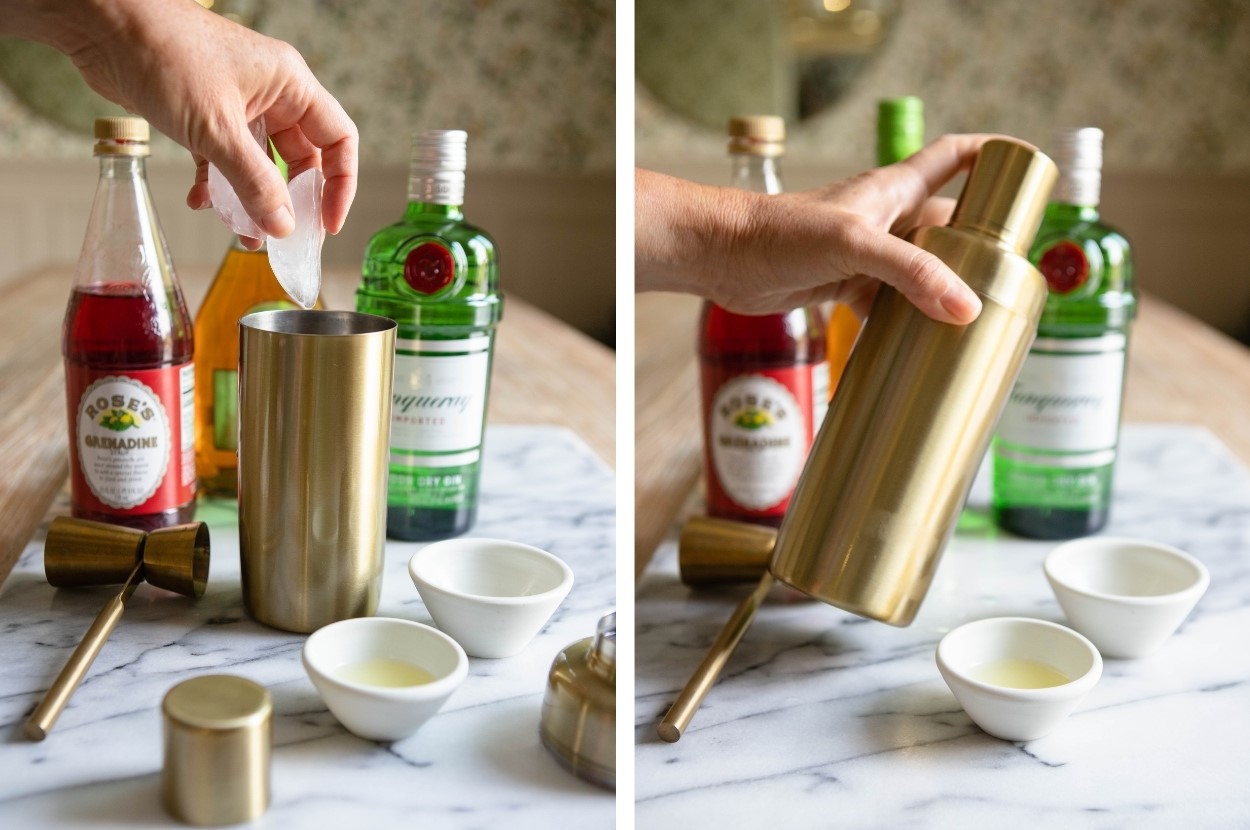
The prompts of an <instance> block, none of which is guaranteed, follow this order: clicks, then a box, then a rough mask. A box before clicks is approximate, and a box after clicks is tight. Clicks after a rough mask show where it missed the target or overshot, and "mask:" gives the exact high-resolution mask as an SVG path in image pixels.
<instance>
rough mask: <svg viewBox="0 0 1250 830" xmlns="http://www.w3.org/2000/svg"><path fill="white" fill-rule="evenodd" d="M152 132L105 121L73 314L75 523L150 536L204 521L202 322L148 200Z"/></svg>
mask: <svg viewBox="0 0 1250 830" xmlns="http://www.w3.org/2000/svg"><path fill="white" fill-rule="evenodd" d="M148 135H149V133H148V125H147V122H145V121H143V120H142V119H139V118H128V117H123V118H101V119H97V120H96V122H95V137H96V144H95V151H94V154H95V155H96V156H97V157H98V158H99V159H100V182H99V185H98V187H97V189H96V195H95V203H94V205H93V206H92V209H91V219H90V221H89V222H88V225H87V235H86V238H85V240H84V241H83V246H82V253H81V254H80V255H79V258H78V266H77V269H76V270H75V274H74V288H73V291H72V293H71V295H70V300H69V307H68V309H67V310H66V312H65V324H64V328H63V332H62V353H63V355H64V357H65V390H66V405H67V409H68V415H69V455H70V496H71V502H72V509H73V514H74V515H75V516H78V517H81V518H86V519H94V520H96V521H104V522H112V523H114V524H123V525H127V526H130V527H137V528H140V529H143V530H152V529H154V528H158V527H165V526H167V525H173V524H181V523H183V522H188V521H190V520H191V519H192V517H193V515H194V512H195V484H196V482H195V444H194V440H195V430H194V420H195V409H194V403H195V370H194V367H193V364H192V351H193V342H194V337H193V334H192V328H191V318H190V315H188V314H187V307H186V304H185V303H184V302H183V299H182V290H181V288H180V287H179V285H178V281H177V278H176V277H175V276H174V269H173V264H172V262H171V260H170V257H169V250H168V247H167V245H166V243H165V237H164V234H163V233H162V232H161V228H160V224H159V222H158V221H157V218H156V212H155V210H154V208H153V206H152V197H151V194H150V193H149V192H148V185H147V178H146V173H145V169H144V159H145V158H146V157H147V155H148V154H149V152H150V151H149V149H148Z"/></svg>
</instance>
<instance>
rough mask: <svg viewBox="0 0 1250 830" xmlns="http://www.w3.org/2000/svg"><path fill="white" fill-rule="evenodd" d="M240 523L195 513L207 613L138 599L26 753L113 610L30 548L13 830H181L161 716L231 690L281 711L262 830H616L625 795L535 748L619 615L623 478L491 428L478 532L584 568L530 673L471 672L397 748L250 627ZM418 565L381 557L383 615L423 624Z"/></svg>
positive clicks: (1, 632) (9, 768) (16, 623)
mask: <svg viewBox="0 0 1250 830" xmlns="http://www.w3.org/2000/svg"><path fill="white" fill-rule="evenodd" d="M233 507H234V505H233V504H231V505H230V509H229V510H227V509H226V508H224V507H222V506H221V505H220V504H217V505H213V506H210V507H209V508H208V509H205V510H202V511H201V514H200V518H202V519H204V520H205V521H208V522H209V525H210V528H211V531H212V544H213V550H212V564H211V572H210V576H209V585H208V591H207V593H206V595H205V596H204V597H203V598H202V599H201V600H199V601H198V602H192V601H191V600H188V599H185V598H181V597H177V596H174V595H172V594H167V593H165V592H162V591H159V590H157V589H154V588H151V587H150V586H141V587H140V588H139V590H138V591H137V592H136V593H135V595H134V598H133V599H132V601H131V603H130V604H129V606H128V608H127V610H126V614H125V616H124V617H123V619H122V621H121V624H120V625H119V626H118V628H117V630H116V631H115V632H114V634H113V637H112V639H111V640H110V641H109V643H108V644H107V645H106V646H105V648H104V650H103V652H102V653H101V654H100V656H99V658H98V659H97V660H96V662H95V665H94V666H93V667H92V669H91V672H90V674H89V675H88V677H87V679H86V681H85V682H84V683H83V685H82V686H81V687H80V688H79V690H78V692H77V694H75V696H74V698H73V700H72V701H71V703H70V706H69V708H68V709H67V710H66V711H65V713H64V714H63V715H62V716H61V719H60V721H59V722H58V723H57V725H56V727H55V729H54V730H53V731H52V733H51V735H49V737H48V739H47V740H46V741H44V742H43V743H39V744H31V743H27V742H26V741H24V740H23V739H22V738H21V735H20V729H21V724H22V722H23V721H24V719H25V717H26V716H27V714H28V713H29V712H30V710H31V709H32V708H33V706H34V704H35V702H36V700H37V699H38V698H39V697H40V696H41V695H42V692H43V690H44V689H46V688H47V686H48V684H49V683H50V682H51V681H52V678H53V677H55V676H56V673H57V672H58V671H59V670H60V668H61V666H62V664H63V663H64V661H65V659H66V658H67V657H68V656H69V653H70V651H71V650H72V648H73V646H74V644H75V643H76V642H77V641H78V639H79V638H80V637H81V635H82V633H83V632H84V631H85V630H86V628H87V626H88V625H89V623H90V622H91V620H92V618H93V617H94V616H95V614H96V613H97V611H98V610H99V608H100V606H101V605H102V604H103V603H104V600H105V599H106V598H107V597H108V596H109V595H110V592H109V590H107V589H91V590H85V591H83V590H80V591H70V590H62V591H56V590H54V589H53V588H51V587H50V586H49V585H48V584H47V582H46V581H45V580H44V577H43V554H42V550H43V547H42V535H40V536H39V537H38V538H36V539H35V540H33V541H32V542H31V544H30V545H29V546H28V547H27V549H26V551H25V552H24V553H23V555H22V557H21V560H20V562H19V563H18V566H17V568H16V569H15V570H14V572H13V574H12V575H11V576H10V577H9V579H8V581H7V582H6V584H5V586H4V588H3V592H2V593H0V654H2V655H3V661H4V671H3V672H2V673H0V740H2V742H0V827H3V828H13V830H17V829H18V828H35V827H39V828H50V827H79V826H90V827H126V828H133V827H156V826H167V825H169V826H179V825H177V824H176V823H175V822H173V820H172V819H170V818H169V817H168V816H167V815H166V814H165V813H164V811H163V810H162V808H161V805H160V796H159V771H160V767H161V719H160V701H161V698H162V697H163V696H164V694H165V693H166V692H167V691H168V690H169V689H170V688H171V687H172V686H173V685H174V684H175V683H177V682H179V681H181V680H184V679H186V678H188V677H193V676H196V675H200V674H210V673H220V672H228V673H232V674H238V675H242V676H244V677H247V678H250V679H251V680H254V681H256V682H258V683H261V684H263V685H265V686H266V687H268V688H269V690H270V692H271V693H272V694H273V699H274V713H275V716H274V753H273V766H272V770H273V803H272V806H271V807H270V808H269V811H268V812H267V813H266V814H265V815H264V816H263V817H262V818H261V819H260V820H259V821H257V822H256V823H255V824H254V825H252V826H256V827H263V828H279V827H281V828H288V827H289V828H320V827H335V828H375V827H376V828H389V827H437V828H482V827H509V828H547V827H550V826H551V825H553V824H558V823H566V822H567V823H569V824H570V825H576V826H578V827H586V828H603V827H611V826H612V825H613V822H614V816H615V799H614V796H613V794H612V793H611V792H610V791H607V790H603V789H600V788H597V787H594V786H591V785H589V784H586V783H584V782H583V781H581V780H580V779H577V778H574V777H573V776H572V775H570V774H568V773H567V772H566V771H565V770H564V769H563V768H561V767H560V766H558V765H557V764H556V762H555V760H553V759H552V758H551V757H550V756H549V755H548V754H547V752H546V750H545V749H544V748H543V747H542V745H541V743H540V742H539V739H538V722H539V714H540V709H541V705H542V695H543V689H544V686H545V683H546V678H547V672H548V669H549V668H550V666H551V661H552V659H553V658H554V657H555V655H556V654H557V653H558V652H559V651H560V650H561V649H563V648H564V647H565V646H566V645H568V644H569V643H572V642H574V641H575V640H579V639H581V638H583V637H588V636H591V635H592V634H594V631H595V624H596V622H597V621H598V619H599V617H600V616H601V615H602V614H604V613H606V612H607V611H610V610H612V608H613V604H614V602H615V590H616V587H615V570H616V569H615V564H616V557H615V539H614V531H615V510H614V488H613V477H612V473H611V471H610V470H609V469H607V468H606V467H605V466H604V465H603V464H602V462H600V461H599V460H598V459H597V458H596V457H595V456H594V455H593V453H592V452H591V451H590V450H589V449H588V448H587V447H586V446H585V445H583V444H582V443H581V442H580V441H579V440H578V439H577V438H576V437H575V436H574V435H573V433H571V432H568V431H567V430H563V429H557V428H547V427H492V428H491V429H490V430H489V432H488V437H487V442H486V461H485V468H484V482H483V494H482V501H481V505H480V510H479V516H478V523H477V526H476V527H475V528H474V530H473V531H472V532H471V533H472V535H475V536H491V537H499V538H505V539H514V540H517V541H520V542H525V543H528V544H531V545H535V546H537V547H540V548H543V549H545V550H549V551H551V552H552V553H554V554H556V555H557V556H559V557H561V558H562V559H564V560H565V561H566V562H568V563H569V565H570V566H571V567H572V568H573V572H574V575H575V579H576V582H575V584H574V587H573V590H572V592H571V593H570V594H569V596H568V598H567V599H566V600H565V601H564V603H563V605H562V606H561V607H560V608H559V610H557V612H556V614H555V616H554V617H553V619H552V621H551V622H550V623H549V624H548V625H547V626H546V628H545V629H544V630H543V631H542V633H541V634H539V636H538V637H537V638H536V639H535V640H534V641H533V642H532V643H531V644H530V646H529V647H528V648H527V649H526V650H525V651H524V652H523V653H522V654H520V655H518V656H517V657H512V658H508V659H503V660H479V659H474V658H470V661H469V662H470V673H469V678H468V679H467V680H466V681H465V684H464V685H463V686H462V687H461V688H460V689H459V690H457V691H456V693H455V694H454V695H453V696H452V697H451V699H450V700H449V701H448V703H447V705H446V706H445V707H444V708H443V710H442V711H441V712H440V713H439V714H438V715H437V716H435V717H434V719H433V720H431V721H430V722H428V723H427V724H426V725H425V726H424V727H422V729H421V730H420V731H419V732H417V733H416V735H414V736H412V737H410V738H408V739H406V740H403V741H399V742H396V743H393V744H378V743H372V742H370V741H365V740H362V739H360V738H357V737H355V736H353V735H351V734H350V733H348V732H347V731H345V730H344V728H343V727H342V726H340V725H339V723H338V722H337V721H336V720H335V719H334V717H333V716H332V715H330V714H329V712H328V711H327V710H326V708H325V705H324V704H323V703H322V702H321V699H320V698H319V697H318V696H317V693H316V691H315V690H314V689H313V686H312V684H311V682H309V680H308V678H307V676H306V675H305V673H304V669H303V668H302V666H301V664H300V656H299V655H300V648H301V646H302V644H303V641H304V639H305V638H304V637H303V636H300V635H294V634H287V633H283V632H279V631H275V630H273V629H269V628H266V627H264V626H262V625H260V624H258V623H255V622H253V621H251V620H250V619H249V618H248V617H247V616H246V613H245V612H244V610H243V606H242V598H241V595H240V589H239V563H238V536H237V531H236V529H235V514H234V511H233ZM418 547H419V545H417V544H416V543H400V542H392V541H388V543H387V550H386V569H385V576H384V578H383V590H382V602H381V606H380V609H379V612H378V613H379V614H381V615H386V616H394V617H402V618H405V619H411V620H416V621H418V622H424V623H430V617H429V615H428V614H427V613H426V611H425V607H424V606H423V605H422V603H421V600H420V598H419V597H418V596H417V592H416V589H415V588H414V587H413V585H412V581H411V580H410V579H409V577H408V572H407V564H408V559H409V557H410V556H411V554H412V553H413V552H414V551H415V550H416V549H417V548H418ZM114 590H115V589H114Z"/></svg>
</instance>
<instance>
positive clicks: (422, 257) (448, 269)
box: [404, 242, 456, 295]
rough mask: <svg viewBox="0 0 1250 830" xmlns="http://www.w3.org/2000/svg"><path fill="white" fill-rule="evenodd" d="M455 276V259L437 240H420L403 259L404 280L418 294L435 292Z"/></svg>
mask: <svg viewBox="0 0 1250 830" xmlns="http://www.w3.org/2000/svg"><path fill="white" fill-rule="evenodd" d="M455 278H456V261H455V260H454V259H453V258H452V256H451V251H449V250H447V249H446V248H445V247H443V246H442V245H439V244H438V243H437V242H422V243H421V244H420V245H418V246H417V247H415V248H413V249H412V250H411V251H409V252H408V256H407V257H406V258H405V259H404V282H406V283H408V287H409V288H411V289H412V290H413V291H416V292H417V293H419V294H427V295H428V294H437V293H438V292H439V291H442V290H443V289H444V288H446V287H447V286H449V285H451V283H452V280H454V279H455Z"/></svg>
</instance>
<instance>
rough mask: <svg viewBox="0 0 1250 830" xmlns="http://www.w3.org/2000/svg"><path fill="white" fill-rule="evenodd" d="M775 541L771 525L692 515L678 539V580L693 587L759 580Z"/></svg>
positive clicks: (771, 553) (775, 537) (774, 531)
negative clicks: (765, 525) (679, 577)
mask: <svg viewBox="0 0 1250 830" xmlns="http://www.w3.org/2000/svg"><path fill="white" fill-rule="evenodd" d="M776 543H777V531H776V530H774V529H773V528H771V527H761V526H760V525H754V524H749V523H747V522H734V521H730V520H728V519H713V518H711V517H708V516H691V517H690V518H689V519H687V520H686V523H685V524H684V525H682V528H681V538H680V539H679V540H678V542H677V566H678V570H679V572H680V573H681V581H682V582H683V583H685V584H686V585H689V586H690V587H692V588H696V587H700V586H706V585H728V584H733V583H738V582H743V583H745V582H751V583H755V582H759V581H760V577H761V576H763V575H764V574H765V573H766V572H767V571H768V562H769V560H770V559H771V558H772V555H773V546H774V545H775V544H776Z"/></svg>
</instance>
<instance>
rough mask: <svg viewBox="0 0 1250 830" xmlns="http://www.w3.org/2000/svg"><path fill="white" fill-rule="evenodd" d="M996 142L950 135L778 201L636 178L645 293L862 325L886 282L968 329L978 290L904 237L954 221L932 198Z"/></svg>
mask: <svg viewBox="0 0 1250 830" xmlns="http://www.w3.org/2000/svg"><path fill="white" fill-rule="evenodd" d="M990 138H994V136H990V135H950V136H943V137H942V138H939V139H938V140H936V141H934V142H933V143H932V144H930V145H928V146H927V147H925V148H924V149H922V150H921V151H920V152H918V153H916V154H915V155H913V156H911V157H910V158H908V159H906V160H905V161H901V162H899V163H897V164H892V165H890V166H888V167H881V168H877V169H874V170H870V171H868V172H865V173H862V174H860V175H858V176H854V177H852V178H850V179H846V180H844V181H840V182H834V183H833V184H829V185H826V186H824V187H821V188H818V189H815V190H809V191H804V192H799V193H790V194H781V195H777V196H765V195H763V194H757V193H749V192H746V191H741V190H734V189H732V188H710V187H702V186H699V185H691V184H690V183H687V182H680V181H679V180H676V179H669V178H668V177H664V176H659V175H658V174H653V173H646V172H645V171H640V173H639V177H638V179H637V200H638V201H637V205H638V208H637V216H636V222H635V224H636V226H637V227H636V234H637V239H638V249H637V250H636V254H637V263H638V273H637V281H638V286H639V288H641V289H644V290H645V289H660V290H679V291H690V292H693V293H697V294H700V295H702V296H704V297H706V298H708V299H710V300H712V301H713V302H715V303H717V304H718V305H721V306H723V307H725V308H727V309H729V310H731V311H736V312H739V313H744V314H766V313H772V312H780V311H787V310H789V309H792V308H797V307H799V306H804V305H813V304H815V303H819V302H822V301H825V300H837V301H839V302H843V303H846V304H848V305H850V306H851V307H852V309H853V310H854V311H855V312H856V313H857V314H858V315H859V316H861V317H863V316H864V315H866V314H867V312H868V308H869V306H870V304H871V302H872V298H873V296H874V295H875V293H876V288H877V286H878V285H879V284H880V283H882V282H884V283H887V284H889V285H892V286H894V287H895V288H897V289H898V290H899V292H900V293H902V294H903V295H904V296H906V297H907V298H908V299H909V300H910V301H911V302H912V303H914V304H915V305H916V306H917V307H918V308H919V309H920V310H921V311H923V312H924V313H925V314H927V315H929V316H930V317H932V318H934V319H936V320H940V321H942V322H948V323H956V324H965V323H969V322H971V321H972V320H974V319H976V316H977V315H978V314H979V313H980V310H981V302H980V300H979V299H978V298H977V296H976V294H975V293H974V292H973V291H972V290H971V289H970V288H968V286H967V285H966V284H965V283H964V282H963V280H961V279H959V277H958V276H956V275H955V273H954V272H953V271H951V270H950V268H948V267H947V266H946V264H945V263H943V262H942V261H941V260H939V259H938V258H937V257H935V256H933V255H932V254H930V253H928V252H927V251H924V250H922V249H920V248H918V247H916V246H915V245H912V244H911V243H909V242H906V241H904V240H903V239H901V238H900V237H901V236H902V235H903V234H905V233H907V232H908V231H910V230H911V229H912V228H915V227H917V226H919V225H922V224H929V225H932V224H945V223H946V221H947V220H948V219H949V217H950V212H951V209H952V207H953V202H952V201H951V200H949V199H935V198H934V194H935V193H937V192H938V191H939V190H940V189H941V188H942V186H943V185H945V184H946V183H947V182H948V181H950V180H951V179H952V178H954V177H955V175H956V174H958V173H959V172H960V171H961V170H965V169H967V168H968V167H970V166H971V164H972V162H973V160H974V159H975V158H976V155H977V153H978V152H979V151H980V149H981V146H982V145H983V144H984V143H985V142H986V141H987V140H989V139H990Z"/></svg>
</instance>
